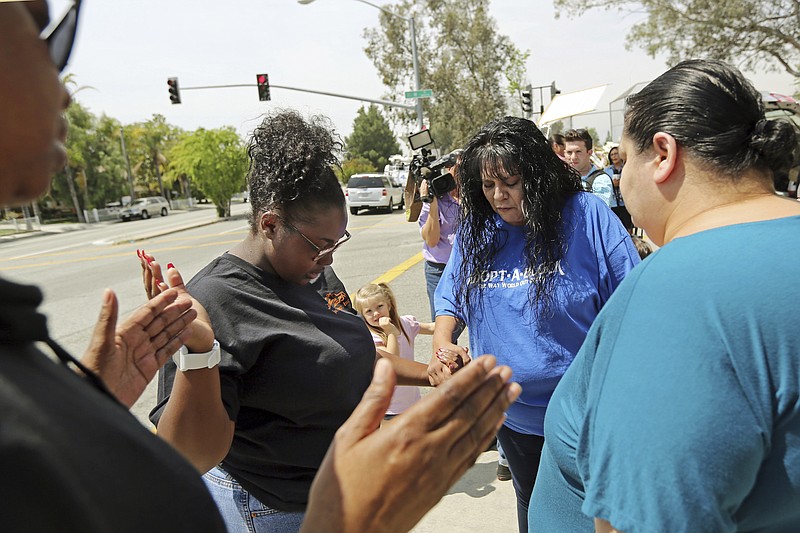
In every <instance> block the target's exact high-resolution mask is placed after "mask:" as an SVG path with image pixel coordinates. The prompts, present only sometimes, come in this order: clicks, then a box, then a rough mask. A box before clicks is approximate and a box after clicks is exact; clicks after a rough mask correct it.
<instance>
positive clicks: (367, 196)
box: [345, 174, 403, 215]
mask: <svg viewBox="0 0 800 533" xmlns="http://www.w3.org/2000/svg"><path fill="white" fill-rule="evenodd" d="M345 197H346V198H347V207H349V208H350V214H351V215H357V214H358V210H359V209H361V208H362V207H363V208H369V207H379V208H381V209H383V211H385V212H386V213H391V212H392V209H394V208H395V207H397V208H399V209H402V208H403V187H402V186H400V185H395V184H393V183H392V182H391V181H389V178H388V177H386V175H385V174H353V175H352V176H351V177H350V180H349V181H348V182H347V190H346V191H345Z"/></svg>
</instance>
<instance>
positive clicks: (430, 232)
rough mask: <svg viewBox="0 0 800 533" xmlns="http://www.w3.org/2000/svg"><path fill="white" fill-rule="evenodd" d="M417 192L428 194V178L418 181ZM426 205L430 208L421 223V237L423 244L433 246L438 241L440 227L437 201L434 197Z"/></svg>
mask: <svg viewBox="0 0 800 533" xmlns="http://www.w3.org/2000/svg"><path fill="white" fill-rule="evenodd" d="M419 194H420V196H421V197H423V198H424V197H425V196H427V195H428V180H422V183H420V185H419ZM428 205H429V206H430V208H429V211H428V218H427V219H426V220H425V223H424V224H423V225H422V239H423V240H424V241H425V244H427V245H428V246H430V247H431V248H433V247H434V246H436V245H437V244H438V243H439V239H441V235H442V234H441V231H442V228H441V226H440V225H439V203H438V201H437V200H436V198H435V197H434V198H433V199H432V200H431V201H430V203H429V204H428Z"/></svg>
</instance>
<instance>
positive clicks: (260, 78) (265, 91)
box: [256, 74, 271, 102]
mask: <svg viewBox="0 0 800 533" xmlns="http://www.w3.org/2000/svg"><path fill="white" fill-rule="evenodd" d="M256 83H257V84H258V99H259V100H261V101H262V102H266V101H268V100H271V98H270V97H269V76H267V75H266V74H256Z"/></svg>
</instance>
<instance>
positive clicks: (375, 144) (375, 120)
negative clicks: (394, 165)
mask: <svg viewBox="0 0 800 533" xmlns="http://www.w3.org/2000/svg"><path fill="white" fill-rule="evenodd" d="M345 150H346V151H347V158H348V159H355V158H363V159H367V160H369V161H370V162H371V163H372V166H373V167H374V168H376V169H383V167H385V166H386V165H387V164H388V163H389V156H390V155H392V154H397V153H399V152H400V145H399V144H397V139H396V138H395V136H394V133H392V128H391V127H390V126H389V122H388V121H387V120H386V119H385V118H384V117H383V115H382V114H381V112H380V110H379V109H378V106H376V105H375V104H371V105H370V106H369V107H368V108H367V109H364V107H361V108H360V109H359V110H358V115H356V118H355V120H353V133H352V134H351V135H350V136H349V137H347V138H346V139H345Z"/></svg>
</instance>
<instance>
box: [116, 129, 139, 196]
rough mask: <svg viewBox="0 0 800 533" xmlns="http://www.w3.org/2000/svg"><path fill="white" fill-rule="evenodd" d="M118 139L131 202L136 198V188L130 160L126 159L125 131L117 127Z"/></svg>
mask: <svg viewBox="0 0 800 533" xmlns="http://www.w3.org/2000/svg"><path fill="white" fill-rule="evenodd" d="M119 139H120V141H121V142H122V156H123V157H124V158H125V166H126V167H127V169H128V186H129V187H130V188H131V202H132V201H134V200H135V199H136V190H135V189H134V188H133V172H131V160H130V159H128V150H127V149H126V148H125V133H124V132H123V130H122V128H120V129H119Z"/></svg>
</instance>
